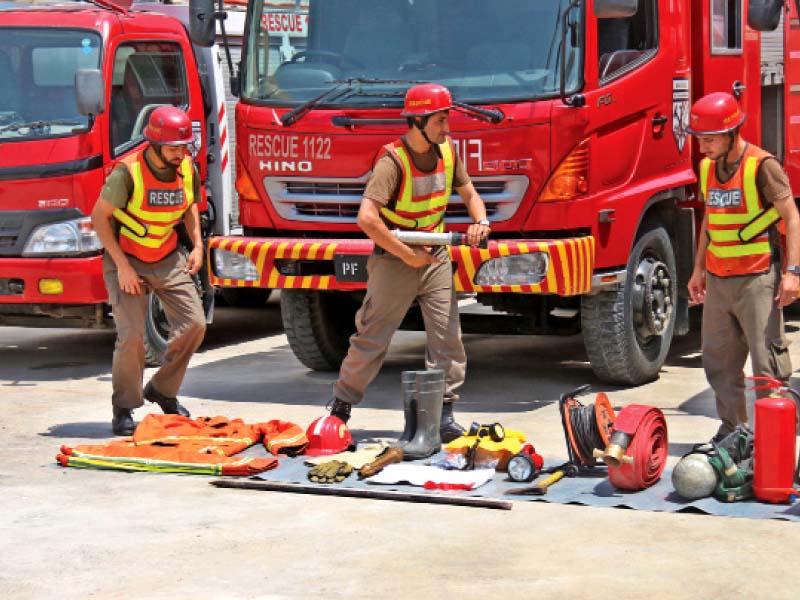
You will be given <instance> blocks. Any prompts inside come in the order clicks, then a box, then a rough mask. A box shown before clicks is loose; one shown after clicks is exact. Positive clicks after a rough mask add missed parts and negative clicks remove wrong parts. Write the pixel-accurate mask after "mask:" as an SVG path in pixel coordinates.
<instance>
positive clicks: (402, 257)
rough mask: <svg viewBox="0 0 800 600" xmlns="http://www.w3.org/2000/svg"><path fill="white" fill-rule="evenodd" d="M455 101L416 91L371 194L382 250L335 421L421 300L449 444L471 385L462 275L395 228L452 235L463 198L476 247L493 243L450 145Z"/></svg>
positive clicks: (366, 200)
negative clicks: (458, 281)
mask: <svg viewBox="0 0 800 600" xmlns="http://www.w3.org/2000/svg"><path fill="white" fill-rule="evenodd" d="M452 106H453V100H452V97H451V95H450V92H449V90H448V89H447V88H445V87H444V86H441V85H438V84H421V85H417V86H414V87H412V88H411V89H409V90H408V92H407V93H406V96H405V103H404V110H403V113H402V116H404V117H406V119H407V121H408V125H409V129H408V132H407V133H406V135H405V136H403V137H402V138H401V139H399V140H396V141H395V142H393V143H391V144H388V145H386V146H384V147H383V150H382V154H381V156H380V157H379V159H378V161H377V162H376V164H375V168H374V169H373V175H372V178H371V179H370V181H369V183H368V184H367V188H366V190H365V191H364V197H363V199H362V201H361V206H360V208H359V212H358V225H359V227H361V229H362V230H363V231H364V232H365V233H366V234H367V235H368V236H369V237H370V239H372V241H373V242H374V243H375V253H374V254H373V255H372V256H371V257H370V258H369V263H368V267H367V270H368V273H369V275H368V282H367V293H366V297H365V298H364V302H363V304H362V306H361V308H360V309H359V311H358V313H357V314H356V333H355V334H354V335H353V336H352V337H351V338H350V348H349V351H348V353H347V356H346V357H345V359H344V362H343V363H342V366H341V370H340V372H339V379H338V381H336V383H335V384H334V386H333V395H334V399H333V402H332V405H331V407H330V409H331V414H332V415H334V416H337V417H339V418H340V419H342V420H343V421H345V422H347V420H348V419H349V417H350V407H351V405H354V404H358V403H359V402H361V400H362V398H363V396H364V390H365V388H366V387H367V385H369V383H370V382H371V381H372V380H373V379H374V378H375V376H376V375H377V374H378V371H379V370H380V368H381V365H382V364H383V360H384V358H385V357H386V352H387V349H388V347H389V343H390V342H391V338H392V336H393V335H394V333H395V331H397V328H398V327H399V326H400V323H401V321H402V320H403V317H405V315H406V312H407V311H408V309H409V307H410V306H411V304H412V302H413V301H414V300H415V299H416V300H417V301H418V303H419V306H420V309H421V310H422V315H423V318H424V322H425V331H426V334H427V346H426V349H425V363H426V367H427V368H428V369H441V370H443V371H444V373H445V392H444V405H443V409H442V415H441V422H440V423H441V424H440V433H441V438H442V441H444V442H448V441H451V440H453V439H455V438H456V437H458V436H460V435H462V434H463V433H464V429H463V428H462V427H461V426H460V425H458V424H457V423H456V422H455V419H454V417H453V404H454V403H455V402H456V401H457V400H458V388H459V387H460V386H461V385H462V384H463V383H464V376H465V370H466V354H465V352H464V345H463V342H462V341H461V325H460V321H459V316H458V305H457V302H456V297H455V293H454V291H453V271H452V267H451V265H450V259H449V256H448V252H447V248H446V247H444V246H439V247H435V248H424V247H420V246H407V245H406V244H404V243H402V242H400V241H399V240H397V239H396V238H395V237H394V236H393V235H392V234H391V232H390V229H389V228H390V227H391V228H399V229H404V230H417V231H434V232H441V231H444V221H443V217H444V213H445V209H446V208H447V204H448V202H449V200H450V195H451V192H452V190H453V189H455V190H456V191H457V192H458V194H459V195H460V196H461V198H462V200H463V201H464V205H465V206H466V208H467V212H468V213H469V216H470V217H471V219H472V221H473V223H472V224H471V225H470V226H469V228H468V229H467V242H468V243H469V244H470V245H472V246H476V245H478V244H479V243H480V241H481V240H482V239H483V238H485V237H486V236H488V235H489V231H490V226H489V221H488V220H487V219H486V208H485V206H484V204H483V200H481V197H480V196H479V195H478V193H477V192H476V191H475V188H474V186H473V185H472V182H471V181H470V179H469V176H468V175H467V172H466V169H465V168H464V165H463V163H462V162H461V160H460V159H459V158H458V155H457V154H456V152H455V147H454V145H453V142H452V140H451V139H450V138H449V136H448V134H449V132H450V129H449V110H450V109H451V108H452Z"/></svg>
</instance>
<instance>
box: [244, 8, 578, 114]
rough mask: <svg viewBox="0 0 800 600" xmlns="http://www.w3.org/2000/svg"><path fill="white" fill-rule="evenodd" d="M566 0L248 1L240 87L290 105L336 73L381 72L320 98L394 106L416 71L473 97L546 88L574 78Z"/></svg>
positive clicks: (573, 86)
mask: <svg viewBox="0 0 800 600" xmlns="http://www.w3.org/2000/svg"><path fill="white" fill-rule="evenodd" d="M568 5H569V0H550V1H547V2H544V1H531V0H494V1H492V2H487V1H486V0H296V2H295V3H294V5H293V6H292V4H288V7H287V2H285V1H284V2H278V1H276V0H255V1H251V2H250V8H249V11H250V12H249V15H248V16H249V21H248V31H247V38H246V39H247V44H246V47H245V48H244V49H243V52H244V56H243V61H242V65H243V71H242V84H243V85H242V96H243V97H244V98H245V99H247V100H249V101H255V102H259V103H265V104H273V105H281V104H282V105H297V104H299V103H302V102H307V101H309V100H310V99H313V98H316V97H318V96H320V94H323V93H324V92H325V91H326V90H328V89H330V88H331V87H334V86H336V85H337V83H338V82H340V81H342V80H348V79H353V78H362V79H363V78H369V79H376V80H380V81H378V82H374V83H372V84H370V85H369V86H362V87H360V88H359V89H357V90H355V91H354V92H353V93H350V94H347V95H344V96H337V95H334V98H335V100H331V101H330V102H328V103H326V104H325V105H326V106H334V105H335V106H348V107H359V106H364V107H380V106H386V107H395V106H400V105H401V104H402V98H403V93H404V92H405V90H406V89H408V87H409V86H410V85H412V84H413V83H414V82H417V81H435V82H438V83H442V84H444V85H446V86H447V87H448V88H450V90H451V91H452V92H453V94H454V96H455V97H456V98H457V99H458V100H460V101H463V102H470V103H473V104H480V103H490V102H504V101H505V102H511V101H515V100H525V99H531V98H541V97H553V96H557V95H558V94H559V91H560V79H559V77H560V71H561V67H560V60H561V41H562V40H566V44H567V48H566V91H567V92H575V91H577V90H578V88H579V87H580V85H581V84H582V77H581V70H582V45H583V44H582V38H583V22H582V21H583V8H579V9H577V10H573V11H571V13H570V19H569V25H568V26H569V27H570V29H571V31H570V32H568V35H566V36H562V33H561V27H562V21H563V19H562V16H563V14H564V11H565V10H566V9H567V6H568Z"/></svg>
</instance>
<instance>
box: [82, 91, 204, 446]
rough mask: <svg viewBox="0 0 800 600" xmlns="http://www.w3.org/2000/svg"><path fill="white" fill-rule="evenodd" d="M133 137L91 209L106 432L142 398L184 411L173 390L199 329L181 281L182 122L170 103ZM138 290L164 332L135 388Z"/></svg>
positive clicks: (184, 207)
mask: <svg viewBox="0 0 800 600" xmlns="http://www.w3.org/2000/svg"><path fill="white" fill-rule="evenodd" d="M143 135H144V138H145V139H146V140H147V141H148V142H149V144H147V145H145V146H144V147H143V148H142V149H140V150H138V151H136V152H134V153H132V154H131V155H129V156H127V157H126V158H123V159H122V160H121V161H120V162H119V163H118V164H117V166H116V167H115V168H114V171H113V172H112V173H111V175H110V176H109V178H108V180H107V181H106V183H105V186H104V187H103V189H102V191H101V192H100V198H99V199H98V201H97V204H96V205H95V208H94V210H93V211H92V224H93V226H94V228H95V230H96V231H97V236H98V237H99V239H100V241H101V243H102V244H103V247H104V248H105V256H104V257H103V274H104V278H105V283H106V288H107V289H108V297H109V301H110V303H111V307H112V310H113V314H114V322H115V324H116V328H117V341H116V344H115V346H114V357H113V360H112V372H111V381H112V395H111V403H112V408H113V418H112V421H111V425H112V429H113V431H114V433H115V434H116V435H130V434H131V433H133V430H134V427H135V423H134V421H133V415H132V411H133V409H134V408H137V407H139V406H141V405H142V404H143V400H142V398H143V397H144V398H146V399H147V400H150V401H151V402H155V403H156V404H158V405H159V406H160V407H161V409H162V410H163V411H164V412H165V413H167V414H179V415H184V416H189V412H188V411H187V410H186V409H185V408H184V407H183V406H182V405H181V404H180V402H178V400H177V398H176V395H177V392H178V388H179V387H180V385H181V383H182V381H183V376H184V374H185V373H186V368H187V366H188V364H189V359H190V358H191V356H192V354H193V353H194V351H195V350H196V349H197V348H198V347H199V346H200V343H201V342H202V341H203V337H204V335H205V322H206V321H205V315H204V313H203V307H202V304H201V302H200V298H199V296H198V294H197V288H196V287H195V284H194V282H193V281H192V277H191V276H192V275H194V274H195V273H197V271H198V270H199V269H200V267H201V266H202V265H203V238H202V234H201V231H200V217H199V213H198V210H197V205H196V204H195V201H196V200H199V199H200V193H201V192H200V177H199V175H198V173H197V170H196V169H195V167H194V165H193V164H192V160H191V155H190V153H189V151H188V146H189V145H190V144H191V143H192V142H193V141H194V135H193V133H192V122H191V120H190V119H189V116H188V115H187V114H186V113H185V112H184V111H182V110H180V109H179V108H175V107H174V106H160V107H158V108H156V109H155V110H154V111H153V112H152V114H151V115H150V118H149V120H148V123H147V126H146V127H145V129H144V132H143ZM181 223H183V224H185V226H186V230H187V232H188V235H189V238H190V240H191V244H192V249H191V251H190V252H189V254H188V256H185V255H184V253H182V252H181V251H179V249H178V235H177V232H176V231H175V228H176V227H177V226H178V225H180V224H181ZM148 290H152V291H153V292H154V293H155V294H156V296H157V297H158V298H159V300H160V301H161V306H162V307H163V309H164V312H165V313H166V315H167V319H168V321H169V323H170V330H171V332H170V338H169V342H168V344H167V349H166V353H165V354H164V359H163V364H162V366H161V368H159V370H158V371H157V372H156V373H155V374H154V375H153V377H152V378H151V379H150V381H149V382H148V384H147V385H146V386H145V388H144V390H142V374H143V372H144V367H145V355H146V352H145V345H144V332H145V314H146V312H147V308H146V307H147V304H146V303H147V291H148Z"/></svg>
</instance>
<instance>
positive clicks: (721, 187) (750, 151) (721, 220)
mask: <svg viewBox="0 0 800 600" xmlns="http://www.w3.org/2000/svg"><path fill="white" fill-rule="evenodd" d="M770 156H771V155H770V154H769V153H768V152H766V151H764V150H762V149H761V148H757V147H755V146H753V145H748V147H747V150H745V153H744V156H743V157H742V162H741V164H740V165H739V168H738V169H737V170H736V173H734V174H733V176H732V177H731V178H730V180H728V181H727V182H726V183H721V182H720V181H719V180H718V179H717V174H716V169H715V168H714V166H713V165H714V163H713V161H712V160H711V159H708V158H705V159H703V160H702V161H701V162H700V191H701V192H702V194H703V198H704V199H705V203H706V211H707V214H708V240H709V241H708V247H707V249H706V269H707V270H708V272H710V273H713V274H714V275H718V276H721V277H728V276H732V275H750V274H755V273H764V272H766V271H768V270H769V267H770V264H771V262H772V245H771V242H770V237H769V228H770V226H771V225H772V224H774V223H775V222H776V221H777V220H779V219H780V215H779V214H778V211H777V210H776V209H775V207H774V206H770V207H765V206H764V203H763V201H762V199H761V197H760V195H759V193H758V188H757V187H756V175H757V174H758V168H759V166H760V165H761V163H762V162H763V161H764V160H765V159H766V158H769V157H770Z"/></svg>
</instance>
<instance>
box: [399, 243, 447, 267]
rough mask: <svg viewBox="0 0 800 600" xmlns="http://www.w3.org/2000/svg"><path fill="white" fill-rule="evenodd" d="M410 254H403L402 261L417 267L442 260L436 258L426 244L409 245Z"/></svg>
mask: <svg viewBox="0 0 800 600" xmlns="http://www.w3.org/2000/svg"><path fill="white" fill-rule="evenodd" d="M409 248H410V249H411V252H412V254H404V255H403V262H404V263H406V264H407V265H408V266H409V267H414V268H415V269H419V268H420V267H427V266H428V265H432V264H433V263H436V262H442V260H441V259H439V258H436V257H435V256H433V255H432V254H431V253H430V247H428V246H409Z"/></svg>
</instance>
